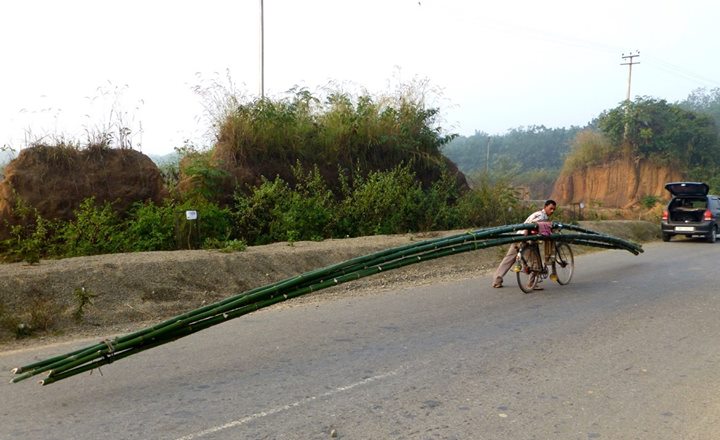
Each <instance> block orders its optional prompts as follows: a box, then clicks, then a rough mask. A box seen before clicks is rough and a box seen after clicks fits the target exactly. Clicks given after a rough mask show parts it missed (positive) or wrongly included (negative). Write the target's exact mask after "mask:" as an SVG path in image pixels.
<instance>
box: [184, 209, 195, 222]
mask: <svg viewBox="0 0 720 440" xmlns="http://www.w3.org/2000/svg"><path fill="white" fill-rule="evenodd" d="M185 218H186V219H188V220H197V211H185Z"/></svg>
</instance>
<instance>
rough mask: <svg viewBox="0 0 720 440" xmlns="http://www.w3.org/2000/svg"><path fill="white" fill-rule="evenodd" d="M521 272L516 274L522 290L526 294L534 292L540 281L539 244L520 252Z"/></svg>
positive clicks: (524, 248)
mask: <svg viewBox="0 0 720 440" xmlns="http://www.w3.org/2000/svg"><path fill="white" fill-rule="evenodd" d="M518 263H519V269H520V270H519V271H518V272H517V273H516V275H517V282H518V286H519V287H520V290H522V291H523V292H525V293H530V292H532V291H533V289H534V288H535V286H536V285H537V283H538V281H539V280H540V276H539V274H540V271H541V269H540V249H539V248H538V246H537V244H532V245H528V246H523V248H522V249H521V250H520V256H519V261H518V262H516V267H517V264H518Z"/></svg>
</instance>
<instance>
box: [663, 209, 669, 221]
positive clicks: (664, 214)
mask: <svg viewBox="0 0 720 440" xmlns="http://www.w3.org/2000/svg"><path fill="white" fill-rule="evenodd" d="M662 219H663V220H664V221H667V219H668V212H667V209H666V210H664V211H663V218H662Z"/></svg>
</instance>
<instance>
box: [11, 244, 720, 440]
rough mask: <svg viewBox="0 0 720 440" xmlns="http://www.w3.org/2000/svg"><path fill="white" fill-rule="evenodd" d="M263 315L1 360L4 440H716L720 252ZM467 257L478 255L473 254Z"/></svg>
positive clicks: (650, 248) (655, 254) (664, 250)
mask: <svg viewBox="0 0 720 440" xmlns="http://www.w3.org/2000/svg"><path fill="white" fill-rule="evenodd" d="M645 249H646V252H645V253H644V254H641V255H640V256H633V255H631V254H629V253H627V252H624V251H607V252H600V253H594V254H589V255H584V256H581V257H579V258H577V259H576V266H577V267H576V272H575V276H574V278H573V281H572V283H571V284H570V285H568V286H559V285H557V284H554V283H551V282H549V281H546V282H545V283H544V284H545V285H546V288H545V290H544V291H543V292H539V293H534V294H530V295H525V294H523V293H522V292H520V290H519V289H518V288H517V287H516V286H514V285H513V283H512V282H511V281H512V280H511V279H509V278H508V279H506V287H505V288H503V289H492V288H490V287H489V282H490V277H489V275H488V277H486V278H484V279H469V280H465V281H462V282H456V283H448V284H436V285H432V286H426V287H422V288H417V289H412V290H402V291H393V292H383V293H379V294H371V295H364V296H357V297H348V298H343V299H337V300H332V301H325V302H322V303H318V304H303V305H297V306H295V307H289V308H282V309H272V310H266V311H260V312H257V313H255V314H252V315H248V316H246V317H243V318H239V319H237V320H234V321H232V322H229V323H226V324H223V325H221V326H217V327H214V328H212V329H209V330H206V331H204V332H201V333H199V334H196V335H194V336H191V337H188V338H184V339H182V340H179V341H177V342H174V343H171V344H168V345H165V346H163V347H159V348H156V349H153V350H150V351H148V352H144V353H141V354H138V355H135V356H132V357H130V358H128V359H125V360H121V361H119V362H117V363H114V364H112V365H109V366H106V367H104V368H103V369H102V375H101V374H98V372H97V371H96V372H95V373H94V374H92V375H88V374H85V375H81V376H76V377H73V378H70V379H67V380H63V381H61V382H58V383H56V384H53V385H50V386H46V387H41V386H39V385H36V384H35V383H34V381H26V382H21V383H18V384H13V385H10V384H7V381H8V380H9V379H10V377H11V376H10V374H9V370H10V369H11V368H12V367H15V366H18V365H21V364H25V363H28V362H30V361H32V360H33V359H40V358H45V357H47V356H49V355H54V354H58V353H63V352H66V351H69V350H70V349H72V348H74V347H76V346H78V345H80V346H84V345H87V344H88V342H87V341H83V342H82V343H80V344H78V343H75V344H68V345H63V346H60V347H58V346H56V347H50V348H47V347H46V348H42V349H36V350H27V351H20V352H13V353H5V354H1V353H0V369H1V370H2V371H1V372H0V379H1V380H2V381H3V383H2V384H0V439H3V440H5V439H22V440H33V439H43V440H47V439H63V440H64V439H143V440H145V439H167V440H180V439H183V440H191V439H223V440H224V439H328V438H341V439H342V438H345V439H717V438H720V319H719V318H720V289H719V288H718V286H720V281H719V280H720V275H719V274H718V262H719V261H720V244H707V243H702V242H671V243H653V244H649V245H646V246H645ZM467 255H468V258H472V253H469V254H467Z"/></svg>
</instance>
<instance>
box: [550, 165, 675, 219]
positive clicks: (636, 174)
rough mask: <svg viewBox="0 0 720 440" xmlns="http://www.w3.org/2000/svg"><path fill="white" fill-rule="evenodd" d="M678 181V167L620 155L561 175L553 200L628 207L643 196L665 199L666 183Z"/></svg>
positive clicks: (564, 202)
mask: <svg viewBox="0 0 720 440" xmlns="http://www.w3.org/2000/svg"><path fill="white" fill-rule="evenodd" d="M681 180H683V176H682V174H681V173H680V172H679V171H678V170H677V169H673V168H670V167H667V166H657V165H655V164H653V163H651V162H649V161H647V160H633V159H632V158H623V159H618V160H615V161H612V162H610V163H607V164H602V165H598V166H592V167H587V168H583V169H578V170H575V171H573V172H571V173H563V174H561V175H560V177H559V178H558V180H557V181H556V182H555V188H554V189H553V199H555V200H557V202H558V203H559V204H561V205H567V204H571V203H580V202H584V203H585V204H586V205H590V204H594V205H597V206H602V207H605V208H628V207H630V206H633V205H634V204H637V203H638V202H639V201H640V200H641V199H642V197H644V196H656V197H659V198H661V199H667V198H668V197H669V194H668V192H667V191H666V190H665V187H664V186H665V184H666V183H667V182H677V181H681Z"/></svg>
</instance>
